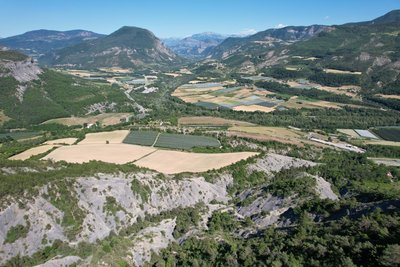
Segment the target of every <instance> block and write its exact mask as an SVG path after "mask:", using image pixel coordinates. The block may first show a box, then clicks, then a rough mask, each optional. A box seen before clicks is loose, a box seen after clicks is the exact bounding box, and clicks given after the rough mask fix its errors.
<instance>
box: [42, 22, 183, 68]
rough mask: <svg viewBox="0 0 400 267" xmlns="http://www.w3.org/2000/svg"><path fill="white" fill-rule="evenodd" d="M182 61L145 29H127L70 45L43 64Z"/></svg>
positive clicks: (83, 65) (85, 65)
mask: <svg viewBox="0 0 400 267" xmlns="http://www.w3.org/2000/svg"><path fill="white" fill-rule="evenodd" d="M179 61H180V58H179V57H178V56H176V55H175V54H174V53H173V52H172V51H171V50H169V49H168V48H166V47H165V46H164V45H163V44H162V43H161V41H160V40H159V39H158V38H157V37H156V36H154V34H153V33H152V32H150V31H148V30H146V29H141V28H137V27H128V26H124V27H122V28H120V29H119V30H117V31H115V32H113V33H111V34H110V35H108V36H105V37H102V38H98V39H96V40H90V41H86V42H83V43H81V44H78V45H75V46H70V47H67V48H64V49H61V50H59V51H56V52H55V53H54V54H52V55H48V56H47V57H45V58H43V61H42V62H43V63H46V64H49V65H56V66H68V67H75V68H86V69H91V68H98V67H122V68H131V67H145V66H162V65H164V66H165V65H170V64H172V63H176V62H179Z"/></svg>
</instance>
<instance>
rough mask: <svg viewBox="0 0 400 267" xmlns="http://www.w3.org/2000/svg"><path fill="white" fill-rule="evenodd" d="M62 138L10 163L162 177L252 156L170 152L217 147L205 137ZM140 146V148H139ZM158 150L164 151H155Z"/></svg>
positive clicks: (104, 135)
mask: <svg viewBox="0 0 400 267" xmlns="http://www.w3.org/2000/svg"><path fill="white" fill-rule="evenodd" d="M76 141H77V139H74V138H64V139H57V140H52V141H48V142H45V143H44V144H43V145H41V146H38V147H34V148H31V149H29V150H26V151H24V152H22V153H20V154H17V155H15V156H12V157H11V158H10V160H26V159H29V158H30V157H32V156H38V155H40V154H43V153H46V152H47V153H48V152H49V151H51V150H52V149H53V150H52V151H51V152H50V153H48V154H47V155H45V156H44V157H43V158H42V159H43V160H53V161H66V162H70V163H84V162H89V161H92V160H98V161H103V162H108V163H114V164H129V163H133V164H135V165H137V166H140V167H145V168H150V169H153V170H156V171H159V172H162V173H165V174H176V173H181V172H203V171H208V170H212V169H219V168H222V167H226V166H228V165H231V164H233V163H236V162H238V161H241V160H245V159H247V158H249V157H253V156H256V155H258V154H259V153H256V152H235V153H191V152H183V151H176V150H168V148H173V149H190V148H193V147H199V146H202V147H209V146H212V147H219V146H220V143H219V141H218V140H217V139H215V138H212V137H207V136H195V135H183V134H167V133H157V132H154V131H133V132H129V131H128V130H119V131H113V132H100V133H92V134H86V137H85V139H84V140H82V141H81V142H79V143H78V144H75V143H76ZM139 144H140V145H139ZM160 147H163V148H166V149H159V148H160Z"/></svg>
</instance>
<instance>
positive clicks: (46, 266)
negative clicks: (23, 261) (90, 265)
mask: <svg viewBox="0 0 400 267" xmlns="http://www.w3.org/2000/svg"><path fill="white" fill-rule="evenodd" d="M81 260H82V259H81V258H80V257H77V256H66V257H62V256H56V257H54V258H53V259H51V260H49V261H47V262H45V263H43V264H40V265H36V266H35V267H59V266H70V265H72V264H76V263H77V262H79V261H81Z"/></svg>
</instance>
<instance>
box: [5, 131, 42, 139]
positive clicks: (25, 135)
mask: <svg viewBox="0 0 400 267" xmlns="http://www.w3.org/2000/svg"><path fill="white" fill-rule="evenodd" d="M38 135H39V133H38V132H12V133H0V139H1V138H6V137H7V136H9V137H11V138H12V139H14V140H20V139H28V138H32V137H35V136H38Z"/></svg>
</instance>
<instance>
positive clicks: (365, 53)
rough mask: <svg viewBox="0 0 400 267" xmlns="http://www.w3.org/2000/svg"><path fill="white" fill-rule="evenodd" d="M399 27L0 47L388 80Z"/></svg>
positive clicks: (137, 36) (380, 22) (126, 33)
mask: <svg viewBox="0 0 400 267" xmlns="http://www.w3.org/2000/svg"><path fill="white" fill-rule="evenodd" d="M399 25H400V11H399V10H394V11H392V12H389V13H388V14H386V15H384V16H382V17H379V18H377V19H374V20H371V21H366V22H358V23H348V24H344V25H333V26H326V25H311V26H288V27H284V28H279V29H268V30H265V31H261V32H258V33H256V34H254V35H250V36H246V37H237V36H227V35H221V34H217V33H210V32H206V33H200V34H194V35H192V36H189V37H186V38H182V39H179V38H167V39H163V40H160V39H158V38H157V37H156V36H155V35H154V34H153V33H151V32H150V31H148V30H146V29H141V28H137V27H127V26H126V27H122V28H121V29H119V30H117V31H116V32H114V33H112V34H110V35H101V34H97V33H93V32H90V31H84V30H74V31H66V32H58V31H48V30H38V31H32V32H27V33H25V34H22V35H17V36H13V37H8V38H4V39H0V45H1V46H6V47H9V48H11V49H15V50H18V51H21V52H23V53H25V54H27V55H30V56H36V57H38V58H39V62H40V63H42V64H46V65H50V66H53V65H57V66H66V67H76V68H97V67H111V66H118V67H127V68H130V67H154V66H171V64H172V65H174V64H179V63H181V62H183V59H182V58H183V57H185V58H191V59H197V60H201V59H204V58H211V59H215V60H219V61H221V63H223V64H225V65H226V66H227V67H229V68H232V69H233V70H236V71H237V70H243V69H246V68H247V69H248V68H250V69H255V70H257V69H258V70H259V69H262V68H265V67H269V66H274V65H280V64H288V63H291V62H292V61H293V60H291V58H292V57H297V58H298V57H307V56H309V57H317V58H319V61H318V64H319V65H321V64H324V65H326V66H328V65H331V66H336V67H338V68H340V67H341V66H342V67H343V68H349V67H350V66H352V67H353V68H357V69H360V70H362V71H367V70H368V69H369V68H370V70H369V71H370V72H371V71H373V70H374V69H375V68H376V66H380V67H383V66H386V65H388V66H391V67H389V69H388V70H389V74H387V75H385V77H386V76H389V77H391V78H388V80H390V79H394V77H395V76H396V75H397V69H396V68H397V67H396V66H397V65H398V64H397V61H398V57H397V52H393V53H392V52H391V51H398V50H399V48H398V47H397V46H398V45H397V44H399V43H400V40H399V37H398V36H399V34H398V32H399V30H398V29H399ZM343 59H345V60H343ZM293 63H295V62H293ZM313 64H314V63H313V62H310V65H313ZM340 65H341V66H340ZM344 65H346V66H344ZM380 69H381V68H380ZM392 74H393V75H392Z"/></svg>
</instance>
